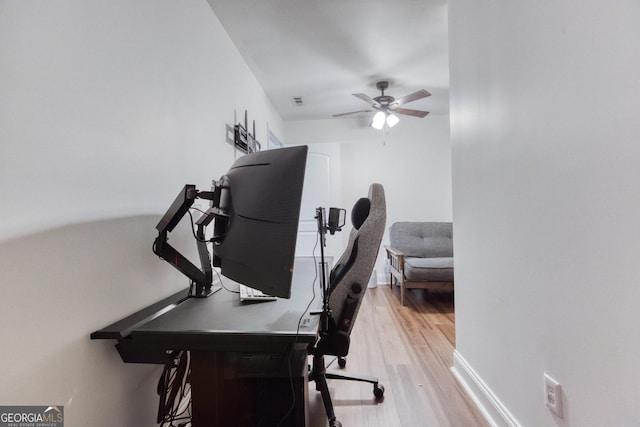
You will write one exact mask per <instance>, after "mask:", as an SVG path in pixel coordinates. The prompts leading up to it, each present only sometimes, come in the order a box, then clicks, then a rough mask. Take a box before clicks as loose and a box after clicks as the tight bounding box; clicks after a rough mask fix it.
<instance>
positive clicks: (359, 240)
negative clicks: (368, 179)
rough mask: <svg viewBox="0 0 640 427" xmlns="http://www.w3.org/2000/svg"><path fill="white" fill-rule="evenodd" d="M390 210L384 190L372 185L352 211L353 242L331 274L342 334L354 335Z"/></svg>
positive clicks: (331, 301) (332, 299) (334, 311)
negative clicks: (352, 333) (366, 195)
mask: <svg viewBox="0 0 640 427" xmlns="http://www.w3.org/2000/svg"><path fill="white" fill-rule="evenodd" d="M386 217H387V208H386V203H385V198H384V188H383V187H382V185H381V184H371V186H370V187H369V196H368V197H367V198H362V199H360V200H358V201H357V202H356V204H355V205H354V207H353V209H352V211H351V222H352V224H353V229H352V230H351V232H350V234H349V243H348V244H347V247H346V249H345V251H344V253H343V254H342V256H341V257H340V258H339V259H338V260H337V262H336V264H335V267H334V268H333V270H332V271H331V275H330V286H329V307H330V308H331V310H332V317H333V320H334V322H335V326H336V328H337V329H338V330H339V331H342V332H346V333H347V334H349V333H351V329H352V328H353V323H354V320H355V318H356V316H357V314H358V310H359V309H360V304H361V303H362V298H363V297H364V293H365V291H366V289H367V284H368V283H369V279H370V277H371V273H372V271H373V267H374V265H375V262H376V258H377V257H378V251H379V249H380V242H381V241H382V235H383V234H384V229H385V222H386Z"/></svg>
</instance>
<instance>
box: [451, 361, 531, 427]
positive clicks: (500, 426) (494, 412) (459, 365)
mask: <svg viewBox="0 0 640 427" xmlns="http://www.w3.org/2000/svg"><path fill="white" fill-rule="evenodd" d="M451 372H452V373H453V376H454V377H455V378H456V380H457V381H458V382H459V383H460V385H461V386H462V388H464V390H465V391H466V392H467V394H468V395H469V396H470V397H471V399H473V401H474V402H475V404H476V406H477V407H478V409H479V410H480V412H482V415H484V417H485V418H486V419H487V421H488V422H489V424H491V426H492V427H521V426H520V423H518V421H517V420H516V419H515V418H514V417H513V415H511V413H510V412H509V411H508V410H507V408H506V407H505V406H504V405H503V404H502V402H500V400H499V399H498V398H497V397H496V395H495V394H493V392H492V391H491V389H490V388H489V387H488V386H487V385H486V384H485V383H484V381H482V378H480V376H478V374H477V373H476V372H475V371H474V370H473V368H472V367H471V365H469V363H467V361H466V360H464V358H463V357H462V356H461V355H460V353H458V351H457V350H455V351H454V352H453V366H452V367H451Z"/></svg>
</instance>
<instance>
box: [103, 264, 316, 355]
mask: <svg viewBox="0 0 640 427" xmlns="http://www.w3.org/2000/svg"><path fill="white" fill-rule="evenodd" d="M316 262H317V261H315V260H314V258H313V257H299V258H296V260H295V266H294V273H293V281H292V287H291V298H290V299H282V298H278V299H277V300H276V301H265V302H259V303H242V302H240V298H239V295H238V294H237V293H234V292H229V291H227V290H225V289H221V290H220V291H218V292H216V293H215V294H213V295H211V296H209V297H208V298H188V299H186V300H184V301H181V302H180V300H181V299H183V297H184V296H185V295H186V291H183V292H181V293H178V294H175V295H174V296H172V297H169V298H167V299H165V300H163V301H162V302H161V303H158V304H156V305H155V308H152V307H154V306H150V307H147V308H145V309H143V310H140V312H138V313H144V315H139V316H136V314H134V315H132V316H129V317H128V318H126V319H123V320H121V321H118V322H116V323H114V324H112V325H110V326H107V327H106V328H104V329H102V330H100V331H96V332H94V333H93V334H92V338H97V339H114V338H116V339H118V341H119V344H118V350H119V352H120V355H121V357H122V359H123V360H124V361H125V362H134V363H162V361H163V360H164V356H163V355H164V352H165V350H209V351H218V350H225V351H246V350H249V349H253V350H255V349H256V348H257V347H256V343H259V346H258V347H259V348H260V349H261V350H262V351H274V350H275V351H277V350H278V349H281V348H283V346H288V345H291V343H292V342H293V341H295V342H296V343H299V344H306V345H308V344H312V343H314V342H315V340H316V337H317V329H318V323H319V316H316V315H311V314H309V313H310V312H311V311H318V310H319V309H320V308H321V306H322V295H321V291H320V284H319V280H314V278H315V277H316ZM222 280H223V284H224V286H225V287H226V288H227V289H229V290H232V291H235V290H237V289H238V284H237V283H235V282H233V281H232V280H230V279H228V278H226V277H222ZM314 293H315V299H313V302H311V301H312V298H313V297H314ZM310 302H311V305H310V306H309V304H310ZM307 306H309V310H307V311H306V312H305V310H306V309H307ZM298 324H299V325H300V327H299V328H298Z"/></svg>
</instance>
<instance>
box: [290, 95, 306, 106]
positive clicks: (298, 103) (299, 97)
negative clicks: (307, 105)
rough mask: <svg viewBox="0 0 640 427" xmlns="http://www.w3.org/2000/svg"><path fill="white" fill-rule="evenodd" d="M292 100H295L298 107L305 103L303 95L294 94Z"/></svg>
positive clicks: (294, 103) (294, 102)
mask: <svg viewBox="0 0 640 427" xmlns="http://www.w3.org/2000/svg"><path fill="white" fill-rule="evenodd" d="M291 101H293V105H296V106H298V107H302V106H303V105H304V103H303V102H302V97H301V96H292V97H291Z"/></svg>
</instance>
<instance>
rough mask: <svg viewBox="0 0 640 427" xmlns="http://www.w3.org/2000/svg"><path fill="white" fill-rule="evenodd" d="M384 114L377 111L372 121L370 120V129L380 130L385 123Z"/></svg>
mask: <svg viewBox="0 0 640 427" xmlns="http://www.w3.org/2000/svg"><path fill="white" fill-rule="evenodd" d="M385 119H386V117H385V114H384V112H383V111H378V112H377V113H376V114H374V115H373V119H372V120H371V127H372V128H374V129H382V128H383V126H384V122H385Z"/></svg>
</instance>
